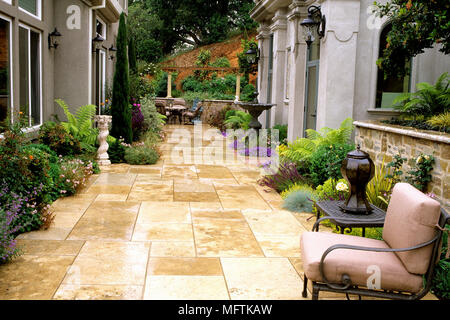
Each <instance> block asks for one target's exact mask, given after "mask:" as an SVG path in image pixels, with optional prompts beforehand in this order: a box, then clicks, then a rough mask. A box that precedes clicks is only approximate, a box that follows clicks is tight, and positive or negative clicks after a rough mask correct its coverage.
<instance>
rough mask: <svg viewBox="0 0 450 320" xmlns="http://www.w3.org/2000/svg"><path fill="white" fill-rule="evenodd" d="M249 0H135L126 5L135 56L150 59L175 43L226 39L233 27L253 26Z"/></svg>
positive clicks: (208, 41)
mask: <svg viewBox="0 0 450 320" xmlns="http://www.w3.org/2000/svg"><path fill="white" fill-rule="evenodd" d="M253 5H254V3H253V1H252V0H134V1H132V2H131V4H130V7H129V25H130V36H131V37H133V38H134V40H135V41H136V55H137V57H138V59H141V60H146V61H148V62H153V61H155V60H158V58H160V57H161V56H162V55H165V54H168V53H171V52H172V51H173V50H174V49H175V48H176V47H177V46H180V45H183V44H184V45H186V44H187V45H193V46H201V45H205V44H210V43H214V42H218V41H222V40H225V39H226V38H227V36H228V34H229V32H230V31H232V30H241V31H242V30H249V29H253V28H255V27H256V23H255V22H254V21H253V20H252V19H251V18H250V15H249V12H250V10H251V9H252V7H253Z"/></svg>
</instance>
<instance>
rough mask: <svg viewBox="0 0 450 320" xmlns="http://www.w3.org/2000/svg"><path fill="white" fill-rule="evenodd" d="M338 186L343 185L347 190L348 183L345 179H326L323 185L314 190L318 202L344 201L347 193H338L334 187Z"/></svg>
mask: <svg viewBox="0 0 450 320" xmlns="http://www.w3.org/2000/svg"><path fill="white" fill-rule="evenodd" d="M338 184H341V185H342V184H345V185H346V186H347V190H348V182H347V180H345V179H340V180H338V181H336V180H334V179H328V180H327V181H325V182H324V184H322V185H320V186H318V187H317V188H316V192H317V193H316V194H317V198H318V200H344V199H345V198H346V197H347V196H348V191H340V190H338V189H337V188H336V187H337V185H338Z"/></svg>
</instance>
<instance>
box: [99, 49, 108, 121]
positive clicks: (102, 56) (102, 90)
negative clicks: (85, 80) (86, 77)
mask: <svg viewBox="0 0 450 320" xmlns="http://www.w3.org/2000/svg"><path fill="white" fill-rule="evenodd" d="M98 54H99V59H98V62H99V63H101V66H102V74H99V77H101V81H99V82H98V83H97V86H98V93H99V106H98V109H99V112H100V114H101V112H102V105H101V103H104V102H105V101H104V100H105V99H106V51H105V50H99V52H98ZM98 67H99V66H97V68H98ZM99 80H100V79H99ZM102 98H103V99H102ZM102 100H103V101H102Z"/></svg>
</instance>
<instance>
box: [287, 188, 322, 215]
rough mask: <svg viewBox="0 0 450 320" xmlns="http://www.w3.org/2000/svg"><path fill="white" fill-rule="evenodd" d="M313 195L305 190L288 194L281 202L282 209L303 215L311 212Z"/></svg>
mask: <svg viewBox="0 0 450 320" xmlns="http://www.w3.org/2000/svg"><path fill="white" fill-rule="evenodd" d="M313 204H314V199H313V193H312V192H309V191H307V190H299V191H294V192H292V193H290V194H289V195H288V196H287V197H286V199H284V201H283V209H286V210H289V211H292V212H298V213H304V212H312V211H313Z"/></svg>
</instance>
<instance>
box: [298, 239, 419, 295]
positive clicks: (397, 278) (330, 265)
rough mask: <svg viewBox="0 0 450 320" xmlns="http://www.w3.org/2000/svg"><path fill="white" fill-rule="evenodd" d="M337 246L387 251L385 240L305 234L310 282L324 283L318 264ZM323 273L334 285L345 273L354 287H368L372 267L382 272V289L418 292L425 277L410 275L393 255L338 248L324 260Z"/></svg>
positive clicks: (305, 263) (305, 261) (304, 251)
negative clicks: (326, 252) (331, 248)
mask: <svg viewBox="0 0 450 320" xmlns="http://www.w3.org/2000/svg"><path fill="white" fill-rule="evenodd" d="M336 244H347V245H353V246H362V247H371V248H385V249H388V248H389V247H388V246H387V244H386V243H385V242H384V241H380V240H374V239H368V238H362V237H355V236H348V235H341V234H334V233H324V232H306V233H303V234H302V237H301V252H302V260H303V268H304V271H305V275H306V277H307V278H308V279H310V280H312V281H317V282H323V281H324V280H323V279H322V276H321V274H320V270H319V265H320V260H321V258H322V255H323V253H324V252H325V251H326V250H327V249H328V248H329V247H331V246H333V245H336ZM324 266H325V268H324V272H325V276H326V277H327V279H328V281H329V282H331V283H342V276H343V274H347V275H349V276H350V279H351V281H352V284H354V285H357V286H363V287H366V286H367V281H368V280H369V277H370V276H372V274H373V272H371V271H370V267H372V266H375V267H376V268H378V269H379V270H380V275H381V280H380V285H381V289H386V290H397V291H406V292H411V293H417V292H419V291H420V290H421V289H422V277H421V276H418V275H414V274H411V273H409V272H408V271H407V270H406V269H405V267H404V266H403V264H402V262H401V261H400V259H399V258H398V257H397V255H395V254H394V253H390V252H370V251H359V250H349V249H337V250H334V251H332V252H331V253H329V254H328V255H327V257H326V259H325V264H324Z"/></svg>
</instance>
